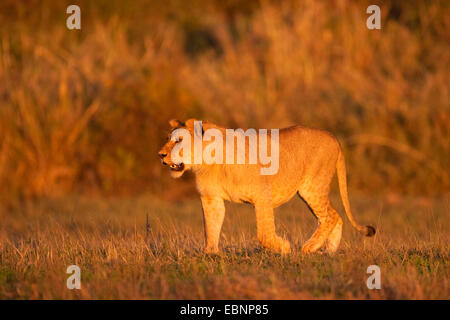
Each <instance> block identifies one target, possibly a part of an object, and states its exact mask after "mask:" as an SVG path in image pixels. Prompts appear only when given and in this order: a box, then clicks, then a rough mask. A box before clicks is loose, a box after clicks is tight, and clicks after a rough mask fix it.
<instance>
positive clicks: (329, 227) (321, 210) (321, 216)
mask: <svg viewBox="0 0 450 320" xmlns="http://www.w3.org/2000/svg"><path fill="white" fill-rule="evenodd" d="M302 197H303V199H305V201H306V202H307V203H308V205H309V207H310V208H311V209H312V211H313V212H314V215H315V216H316V217H317V219H318V222H319V227H318V228H317V230H316V232H314V234H313V235H312V236H311V238H310V239H309V240H308V241H306V243H305V244H304V245H303V247H302V252H303V253H312V252H315V251H317V250H319V249H320V248H321V247H322V246H323V245H324V244H325V241H326V240H327V238H328V237H329V236H330V234H331V233H332V231H334V228H335V226H336V225H337V223H338V222H339V220H340V217H339V215H338V214H337V212H336V211H335V210H334V209H333V210H329V208H331V206H330V205H329V200H328V196H326V197H318V196H309V197H308V196H305V195H302ZM336 233H339V230H338V229H337V231H336ZM333 237H336V236H335V235H333ZM339 240H340V238H339Z"/></svg>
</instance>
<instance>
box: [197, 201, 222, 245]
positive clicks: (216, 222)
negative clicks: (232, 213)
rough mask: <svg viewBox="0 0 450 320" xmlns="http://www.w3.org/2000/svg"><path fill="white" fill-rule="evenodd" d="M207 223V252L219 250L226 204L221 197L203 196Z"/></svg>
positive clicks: (205, 221) (204, 216)
mask: <svg viewBox="0 0 450 320" xmlns="http://www.w3.org/2000/svg"><path fill="white" fill-rule="evenodd" d="M201 199H202V206H203V219H204V223H205V238H206V248H205V252H206V253H218V252H219V237H220V230H221V229H222V224H223V218H224V217H225V205H224V203H223V199H221V198H210V197H202V198H201Z"/></svg>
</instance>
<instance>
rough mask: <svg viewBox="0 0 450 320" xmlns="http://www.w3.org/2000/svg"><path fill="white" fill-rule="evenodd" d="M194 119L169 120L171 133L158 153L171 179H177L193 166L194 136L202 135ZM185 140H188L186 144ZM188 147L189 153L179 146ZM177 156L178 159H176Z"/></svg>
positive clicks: (200, 127)
mask: <svg viewBox="0 0 450 320" xmlns="http://www.w3.org/2000/svg"><path fill="white" fill-rule="evenodd" d="M196 121H198V120H196V119H189V120H186V122H182V121H180V120H170V121H169V124H170V127H171V131H170V133H169V135H168V140H167V142H166V144H165V145H164V146H163V147H162V148H161V150H160V151H159V152H158V154H159V157H160V158H161V162H162V164H164V165H167V166H169V168H170V174H171V176H172V177H173V178H179V177H181V176H182V175H183V173H184V172H185V171H187V170H190V169H192V168H193V167H194V166H195V165H194V136H195V135H202V134H203V127H202V126H201V125H200V126H199V127H198V126H197V127H196V126H195V123H196ZM185 139H190V143H188V144H186V141H185ZM183 142H184V145H188V146H189V147H190V150H191V152H185V151H186V150H185V149H183V148H181V145H182V144H183ZM177 155H179V157H177Z"/></svg>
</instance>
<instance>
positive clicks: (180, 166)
mask: <svg viewBox="0 0 450 320" xmlns="http://www.w3.org/2000/svg"><path fill="white" fill-rule="evenodd" d="M183 169H184V163H179V164H175V163H174V164H171V165H170V170H172V171H183Z"/></svg>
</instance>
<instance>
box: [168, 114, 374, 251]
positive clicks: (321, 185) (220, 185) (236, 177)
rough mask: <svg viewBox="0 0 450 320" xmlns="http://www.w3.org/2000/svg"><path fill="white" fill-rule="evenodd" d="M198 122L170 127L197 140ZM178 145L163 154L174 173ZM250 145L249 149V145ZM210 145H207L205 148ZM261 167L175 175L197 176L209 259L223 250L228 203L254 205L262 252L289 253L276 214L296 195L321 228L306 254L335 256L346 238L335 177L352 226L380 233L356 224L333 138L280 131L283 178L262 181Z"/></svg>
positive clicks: (197, 168) (206, 168)
mask: <svg viewBox="0 0 450 320" xmlns="http://www.w3.org/2000/svg"><path fill="white" fill-rule="evenodd" d="M194 121H195V119H189V120H187V121H186V122H185V123H183V122H180V121H178V120H171V121H170V125H171V127H172V129H176V128H186V129H187V130H189V131H190V132H191V133H192V134H191V137H193V136H194V132H193V128H194ZM209 128H216V129H219V130H221V131H222V132H223V134H224V136H225V128H223V127H220V126H217V125H215V124H213V123H210V122H205V121H204V122H203V129H204V130H207V129H209ZM269 136H270V135H269ZM192 139H193V138H192ZM269 142H270V141H269ZM177 143H179V142H176V141H172V140H170V139H169V141H168V142H167V143H166V144H165V145H164V146H163V148H162V149H161V151H160V152H159V155H160V157H161V158H162V161H163V163H164V164H168V165H169V166H170V165H172V167H174V164H173V162H172V160H171V157H170V152H171V150H172V149H173V147H174V146H175V145H176V144H177ZM245 143H246V144H248V139H246V141H245ZM192 145H193V143H192ZM206 145H207V144H205V143H204V145H203V148H204V147H205V146H206ZM269 146H270V143H269ZM268 149H269V150H270V147H269V148H268ZM247 150H248V149H247ZM235 154H236V153H235ZM247 156H248V155H247ZM224 157H225V151H224ZM247 159H248V157H247ZM192 162H193V161H192ZM192 162H191V163H192ZM246 163H248V162H247V161H246ZM260 166H261V164H259V163H258V164H210V165H206V164H201V165H198V164H197V165H196V164H184V166H183V169H182V170H179V171H174V170H171V171H172V172H171V174H172V176H173V177H180V176H181V175H182V174H183V173H184V171H186V170H192V171H193V172H194V174H195V177H196V184H197V189H198V191H199V193H200V197H201V202H202V206H203V215H204V221H205V234H206V252H207V253H217V252H218V250H219V247H218V245H219V235H220V230H221V228H222V223H223V219H224V216H225V206H224V200H228V201H232V202H238V203H242V202H248V203H251V204H253V205H254V207H255V213H256V221H257V237H258V240H259V241H260V243H261V244H262V246H263V247H265V248H268V249H271V250H274V251H276V252H279V253H283V254H284V253H289V252H290V244H289V242H288V241H287V240H285V239H283V238H281V237H279V236H277V235H276V233H275V224H274V213H273V209H274V208H276V207H278V206H279V205H281V204H283V203H285V202H287V201H288V200H289V199H291V198H292V197H293V196H294V195H295V194H298V195H299V196H300V197H301V198H302V199H303V200H304V201H305V202H306V203H307V204H308V205H309V207H310V208H311V210H312V211H313V213H314V215H315V217H316V218H317V219H318V224H319V226H318V229H317V230H316V232H315V233H314V234H313V235H312V237H311V238H310V239H309V240H308V241H307V242H306V243H305V244H304V245H303V247H302V251H303V252H304V253H311V252H314V251H317V250H319V249H320V248H321V247H322V246H323V245H326V250H327V252H329V253H334V252H335V251H336V250H337V248H338V246H339V242H340V240H341V234H342V219H341V218H340V217H339V215H338V213H337V212H336V210H334V209H333V207H332V206H331V203H330V200H329V196H328V195H329V191H330V184H331V180H332V178H333V176H334V173H335V171H337V177H338V181H339V190H340V193H341V198H342V202H343V204H344V208H345V211H346V213H347V216H348V218H349V220H350V222H351V224H352V225H353V226H354V227H355V228H356V229H357V230H358V231H360V232H361V233H362V234H364V235H366V236H371V235H373V234H374V233H375V229H374V228H373V227H370V226H365V227H364V226H360V225H358V224H357V223H356V221H355V219H354V218H353V215H352V213H351V211H350V204H349V200H348V195H347V182H346V169H345V161H344V156H343V154H342V150H341V147H340V145H339V142H338V141H337V139H336V138H335V137H334V136H333V135H331V134H330V133H328V132H326V131H322V130H317V129H311V128H306V127H302V126H294V127H290V128H285V129H280V131H279V170H278V172H277V173H276V174H275V175H261V174H260V170H259V168H260ZM178 169H179V168H178Z"/></svg>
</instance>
